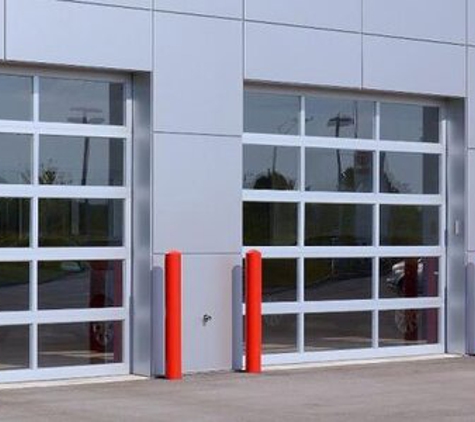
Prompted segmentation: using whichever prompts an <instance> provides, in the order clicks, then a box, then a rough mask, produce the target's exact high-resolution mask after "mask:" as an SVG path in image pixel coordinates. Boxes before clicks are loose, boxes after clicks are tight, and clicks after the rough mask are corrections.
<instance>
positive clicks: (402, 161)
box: [381, 152, 440, 195]
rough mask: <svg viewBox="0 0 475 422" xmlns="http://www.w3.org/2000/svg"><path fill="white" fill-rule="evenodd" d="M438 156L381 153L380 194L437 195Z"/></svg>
mask: <svg viewBox="0 0 475 422" xmlns="http://www.w3.org/2000/svg"><path fill="white" fill-rule="evenodd" d="M439 169H440V167H439V156H438V155H434V154H411V153H405V152H381V192H385V193H415V194H432V195H435V194H438V193H439Z"/></svg>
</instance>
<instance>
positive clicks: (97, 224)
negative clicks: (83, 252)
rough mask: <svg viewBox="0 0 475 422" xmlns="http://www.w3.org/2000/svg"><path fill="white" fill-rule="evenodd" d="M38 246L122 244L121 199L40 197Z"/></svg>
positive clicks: (122, 209)
mask: <svg viewBox="0 0 475 422" xmlns="http://www.w3.org/2000/svg"><path fill="white" fill-rule="evenodd" d="M39 203H40V205H39V210H40V211H39V213H40V215H39V220H40V235H39V244H40V246H122V245H123V225H124V203H123V200H121V199H40V201H39Z"/></svg>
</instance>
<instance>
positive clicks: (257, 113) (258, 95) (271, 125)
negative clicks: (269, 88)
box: [244, 91, 300, 135]
mask: <svg viewBox="0 0 475 422" xmlns="http://www.w3.org/2000/svg"><path fill="white" fill-rule="evenodd" d="M299 129H300V98H299V97H298V96H296V95H280V94H266V93H262V92H249V91H247V92H245V93H244V132H253V133H275V134H283V135H297V134H299V132H300V130H299Z"/></svg>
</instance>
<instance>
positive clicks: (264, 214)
mask: <svg viewBox="0 0 475 422" xmlns="http://www.w3.org/2000/svg"><path fill="white" fill-rule="evenodd" d="M296 244H297V204H292V203H284V202H275V203H268V202H245V203H244V245H245V246H294V245H296Z"/></svg>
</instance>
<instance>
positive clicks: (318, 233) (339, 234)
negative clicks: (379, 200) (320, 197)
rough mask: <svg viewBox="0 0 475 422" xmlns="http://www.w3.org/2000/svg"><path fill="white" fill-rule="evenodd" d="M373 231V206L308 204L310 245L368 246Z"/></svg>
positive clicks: (370, 242)
mask: <svg viewBox="0 0 475 422" xmlns="http://www.w3.org/2000/svg"><path fill="white" fill-rule="evenodd" d="M372 233H373V208H372V206H371V205H353V204H345V205H341V204H306V205H305V245H306V246H368V245H371V244H372V243H373V241H372V236H373V235H372Z"/></svg>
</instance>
